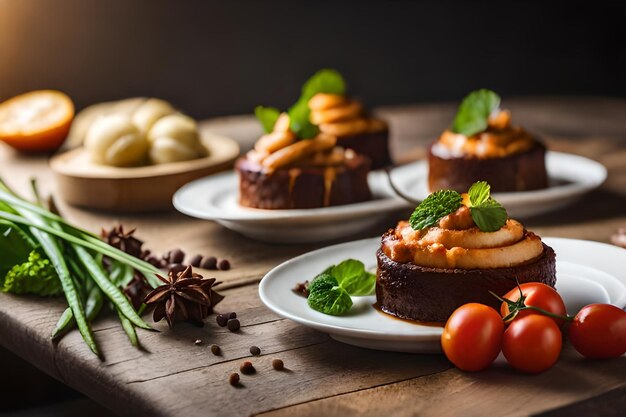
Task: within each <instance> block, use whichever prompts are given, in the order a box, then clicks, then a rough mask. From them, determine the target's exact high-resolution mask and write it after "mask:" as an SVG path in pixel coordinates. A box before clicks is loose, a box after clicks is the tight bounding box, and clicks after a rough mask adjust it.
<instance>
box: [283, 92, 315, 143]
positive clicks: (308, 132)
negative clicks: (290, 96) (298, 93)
mask: <svg viewBox="0 0 626 417" xmlns="http://www.w3.org/2000/svg"><path fill="white" fill-rule="evenodd" d="M288 113H289V128H290V129H291V131H292V132H293V133H295V134H296V136H297V137H299V138H300V139H311V138H313V137H315V136H317V134H318V133H319V132H320V130H319V128H318V127H317V126H315V125H314V124H313V123H311V120H310V115H311V109H309V100H308V99H307V100H303V99H302V98H300V100H298V102H297V103H296V104H294V105H293V106H291V107H290V108H289V111H288Z"/></svg>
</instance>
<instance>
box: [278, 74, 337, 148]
mask: <svg viewBox="0 0 626 417" xmlns="http://www.w3.org/2000/svg"><path fill="white" fill-rule="evenodd" d="M345 92H346V82H345V80H344V79H343V77H342V76H341V74H340V73H339V72H338V71H337V70H333V69H321V70H319V71H318V72H316V73H315V74H314V75H313V76H312V77H311V78H309V79H308V80H307V81H306V82H305V83H304V85H303V86H302V92H301V94H300V98H299V99H298V101H297V102H296V104H294V105H293V106H291V107H290V108H289V111H288V113H289V123H290V124H289V127H290V128H291V130H292V131H293V132H294V133H295V134H296V136H298V137H299V138H302V139H310V138H312V137H314V136H317V134H318V133H319V129H318V127H317V126H315V125H314V124H313V123H311V120H310V115H311V109H309V100H311V98H312V97H313V96H314V95H316V94H317V93H327V94H345Z"/></svg>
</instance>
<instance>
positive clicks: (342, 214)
mask: <svg viewBox="0 0 626 417" xmlns="http://www.w3.org/2000/svg"><path fill="white" fill-rule="evenodd" d="M368 182H369V185H370V189H371V190H372V194H373V196H374V199H372V200H370V201H365V202H362V203H355V204H346V205H343V206H333V207H322V208H312V209H300V210H261V209H254V208H248V207H242V206H240V205H239V203H238V201H237V200H238V192H239V191H238V190H239V184H238V178H237V174H236V173H235V172H233V171H230V172H226V173H223V174H218V175H212V176H210V177H205V178H201V179H199V180H196V181H193V182H191V183H189V184H187V185H185V186H183V187H182V188H181V189H180V190H178V191H177V192H176V194H175V195H174V199H173V203H174V207H176V209H177V210H178V211H180V212H182V213H185V214H187V215H189V216H192V217H197V218H200V219H207V220H214V221H216V222H217V223H219V224H221V225H223V226H225V227H227V228H229V229H232V230H235V231H237V232H239V233H241V234H243V235H245V236H248V237H251V238H254V239H257V240H263V241H267V242H298V243H303V242H320V241H324V240H331V239H336V238H339V237H343V236H349V235H351V234H355V233H357V232H359V231H362V230H364V229H366V228H368V227H370V226H372V225H374V224H376V222H378V221H379V220H380V219H381V218H383V217H384V216H385V215H386V213H388V212H390V211H394V210H398V209H402V208H408V207H410V204H409V203H407V202H406V201H405V200H402V199H400V198H399V197H397V196H395V195H394V193H393V191H392V190H391V188H390V187H389V184H388V181H387V178H386V175H385V173H384V172H380V171H374V172H370V173H369V176H368Z"/></svg>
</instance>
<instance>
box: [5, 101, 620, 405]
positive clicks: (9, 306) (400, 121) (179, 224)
mask: <svg viewBox="0 0 626 417" xmlns="http://www.w3.org/2000/svg"><path fill="white" fill-rule="evenodd" d="M506 104H507V106H508V107H509V108H510V109H511V110H512V113H513V117H514V120H515V121H516V122H518V123H520V124H523V125H525V126H526V127H527V128H529V129H531V130H534V131H536V132H538V133H540V134H542V135H543V136H544V137H545V138H546V141H547V143H548V144H549V146H550V148H551V149H554V150H559V151H566V152H572V153H577V154H581V155H585V156H589V157H591V158H594V159H596V160H598V161H600V162H602V163H603V164H604V165H605V166H606V167H607V168H608V169H609V179H608V181H607V182H606V183H605V184H604V185H603V186H602V188H601V189H600V190H597V191H595V192H593V193H591V194H590V195H589V196H588V197H586V198H585V199H584V200H583V201H582V202H581V203H580V204H578V205H576V206H574V207H571V208H568V209H564V210H561V211H559V212H556V213H552V214H548V215H544V216H541V217H536V218H532V219H528V220H526V221H525V223H526V225H527V226H528V227H529V228H532V229H533V230H534V231H536V232H538V233H539V234H540V235H542V236H560V237H570V238H581V239H590V240H597V241H601V242H608V241H609V238H610V235H611V234H612V233H613V232H614V231H615V230H616V229H617V228H618V227H625V226H626V208H625V207H626V123H625V122H624V118H625V116H626V101H620V100H615V99H608V98H535V99H523V100H507V101H506ZM454 108H455V106H453V105H448V104H437V105H415V106H403V107H388V108H383V109H379V111H378V112H379V113H380V114H381V115H383V116H385V117H386V118H388V119H389V120H390V122H391V127H392V132H393V137H392V146H393V151H394V155H395V156H396V158H397V159H398V160H402V161H408V160H411V159H415V158H418V157H420V156H422V155H423V151H422V149H423V145H424V144H426V143H427V142H428V141H429V140H432V139H433V138H434V137H436V135H437V133H438V132H439V131H441V129H442V128H444V127H445V126H446V125H447V124H448V122H449V121H450V120H451V116H452V114H453V112H454ZM206 127H207V128H210V129H212V130H214V131H215V132H216V133H220V134H225V135H230V136H232V137H234V138H235V139H237V140H238V141H239V142H240V144H241V145H242V148H243V149H244V150H245V149H246V148H247V147H249V146H250V145H251V143H252V142H253V141H254V139H255V137H256V136H257V134H258V133H259V129H258V127H257V126H256V124H255V123H254V122H253V121H251V120H250V118H249V117H247V116H245V117H240V116H234V117H231V118H222V119H219V120H213V121H209V122H207V123H206ZM0 176H2V177H3V178H4V179H5V180H6V181H7V182H8V183H10V184H11V185H13V186H14V187H15V188H17V189H18V190H22V191H23V192H26V191H27V190H28V179H29V177H33V176H34V177H37V178H38V179H39V181H40V183H41V186H42V188H43V189H44V190H45V191H52V190H53V181H52V178H51V175H50V170H49V168H48V166H47V162H46V159H45V158H43V157H25V156H20V155H17V154H16V153H14V152H13V151H12V150H10V149H8V148H7V147H4V146H2V147H1V148H0ZM60 206H61V211H62V212H63V214H64V215H65V216H66V217H68V218H69V219H70V220H71V221H73V222H75V223H77V224H78V225H81V226H82V227H85V228H87V229H90V230H93V231H97V230H99V229H100V227H110V226H112V225H115V224H118V223H120V222H121V223H123V224H124V225H126V226H128V227H137V228H138V230H139V231H138V234H139V236H140V237H141V238H143V239H144V240H145V241H146V246H147V247H149V248H150V249H152V250H153V251H155V252H161V251H164V250H167V249H171V248H172V247H180V248H182V249H183V250H185V251H186V252H187V253H190V254H195V253H202V254H207V255H208V254H214V255H215V256H217V257H220V258H228V259H230V260H231V262H232V265H233V268H232V269H231V270H230V271H218V272H214V273H212V274H211V275H214V276H216V277H217V278H218V279H219V280H221V281H223V282H224V284H223V290H222V292H223V293H224V294H225V295H226V299H225V300H224V302H223V303H222V304H220V305H219V309H218V310H219V311H232V310H235V311H237V313H238V315H239V317H240V318H241V322H242V328H241V331H240V332H238V333H231V332H229V331H227V330H225V329H223V328H220V327H218V326H217V325H216V324H215V322H214V320H213V319H212V318H210V319H209V320H208V321H207V325H206V326H205V327H204V328H202V329H200V328H197V327H193V326H191V325H186V324H181V325H179V326H177V327H176V328H175V329H174V330H171V331H168V330H166V328H165V326H164V324H163V323H159V324H157V325H156V327H157V328H159V329H160V330H163V331H162V332H160V333H151V332H145V331H140V334H139V337H140V340H141V343H142V345H143V346H144V349H145V351H139V350H136V349H135V348H133V347H132V346H130V344H129V343H128V341H127V339H126V336H125V334H124V332H123V331H122V329H121V328H120V326H119V325H118V323H117V322H116V320H115V319H114V318H112V317H105V318H102V319H100V320H98V321H97V322H96V323H95V324H94V328H95V334H96V338H97V341H98V342H99V345H100V347H101V349H102V351H103V352H104V355H105V361H104V362H100V361H99V360H98V359H97V358H96V357H94V356H93V354H91V352H90V351H89V350H88V349H87V348H86V346H85V345H84V343H83V342H82V340H81V338H80V336H79V334H78V333H77V332H72V333H70V334H68V335H67V336H66V337H65V338H64V339H63V340H62V341H61V342H60V343H58V344H57V345H54V344H52V343H51V341H50V340H49V335H50V332H51V330H52V329H53V327H54V324H55V323H56V321H57V318H58V316H59V315H60V314H61V312H62V311H63V308H64V304H63V302H62V301H61V300H59V299H43V300H42V299H38V298H31V297H15V296H11V295H5V294H2V295H0V344H1V345H2V346H4V347H6V348H7V349H9V350H11V351H13V352H15V353H16V354H18V355H19V356H21V357H23V358H24V359H26V360H27V361H29V362H31V363H33V364H34V365H36V366H37V367H39V368H41V369H43V370H44V371H45V372H47V373H49V374H50V375H52V376H54V377H55V378H57V379H59V380H60V381H62V382H64V383H66V384H68V385H70V386H72V387H74V388H76V389H77V390H79V391H81V392H83V393H85V394H87V395H88V396H90V397H92V398H94V399H95V400H97V401H99V402H100V403H102V404H103V405H105V406H107V407H109V408H111V409H112V410H114V411H116V412H118V413H120V414H123V415H133V416H138V415H151V416H173V415H181V416H196V415H197V416H207V415H220V416H229V415H233V416H238V415H260V414H262V415H268V416H291V415H303V416H318V415H325V416H344V415H351V414H359V415H372V416H376V415H382V414H386V415H394V416H413V415H436V416H440V415H459V414H463V415H467V416H473V415H489V414H491V415H530V414H537V413H543V412H549V413H551V415H566V414H567V413H568V411H569V412H581V413H588V412H589V410H592V411H593V412H594V413H595V414H599V415H611V413H616V412H617V410H622V411H623V392H624V387H626V358H625V357H622V358H619V359H616V360H612V361H606V362H593V361H586V360H583V359H581V357H580V356H578V355H577V354H576V352H574V351H573V349H572V348H571V347H570V346H569V345H566V347H565V349H564V352H563V358H562V360H561V361H560V362H559V363H558V364H557V365H556V366H555V367H554V368H553V369H551V370H550V371H548V372H546V373H544V374H542V375H539V376H527V375H520V374H518V373H516V372H514V371H512V370H511V369H510V368H508V367H507V366H506V365H505V364H504V363H503V362H502V361H501V360H500V359H499V360H498V362H497V363H496V366H495V367H493V368H492V369H491V370H489V371H486V372H481V373H478V374H466V373H463V372H459V371H458V370H456V369H454V368H453V367H451V365H450V364H449V363H448V362H447V361H446V359H445V358H444V357H443V356H440V355H411V354H400V353H388V352H379V351H372V350H366V349H361V348H356V347H352V346H348V345H343V344H341V343H338V342H335V341H333V340H332V339H330V338H329V337H328V336H327V335H325V334H323V333H319V332H316V331H313V330H310V329H308V328H305V327H303V326H300V325H298V324H295V323H293V322H291V321H289V320H285V319H281V318H279V317H278V316H276V315H275V314H273V313H271V312H270V311H269V310H267V309H266V308H265V307H264V306H263V305H262V304H261V302H260V300H259V298H258V295H257V285H256V283H257V282H258V280H260V278H261V277H262V276H263V274H264V273H265V272H267V271H268V270H269V269H271V268H272V267H273V266H275V265H277V264H278V263H280V262H282V261H284V260H287V259H289V258H291V257H293V256H295V255H298V254H301V253H303V252H306V251H309V250H311V249H314V248H317V247H320V246H324V244H317V245H269V244H264V243H260V242H255V241H252V240H249V239H246V238H243V237H241V236H239V235H238V234H236V233H234V232H231V231H229V230H227V229H224V228H222V227H221V226H218V225H216V224H214V223H211V222H206V221H201V220H195V219H191V218H187V217H185V216H182V215H180V214H177V213H174V212H166V213H157V214H149V215H119V214H107V213H103V212H90V211H85V210H80V209H76V208H72V207H68V206H66V205H65V204H61V205H60ZM407 214H408V213H403V212H400V213H394V214H393V215H390V216H389V218H388V219H386V220H385V221H384V222H381V224H379V225H377V226H376V227H373V228H371V229H370V230H366V231H363V232H362V233H361V234H359V235H358V236H353V237H350V238H346V239H345V240H351V239H353V238H359V237H368V236H375V235H379V234H381V233H382V232H383V231H384V230H385V229H386V228H388V227H390V226H392V225H393V224H394V222H395V221H396V220H397V219H399V218H401V217H404V216H406V215H407ZM196 339H202V340H203V342H204V343H203V344H202V345H200V346H196V345H195V344H194V340H196ZM212 343H217V344H218V345H220V346H221V347H222V350H223V355H222V356H214V355H212V354H211V352H210V350H209V347H208V346H210V345H211V344H212ZM251 345H257V346H259V347H260V348H261V350H262V355H261V356H260V357H254V358H251V359H250V360H251V361H252V362H253V363H254V365H255V367H256V368H257V373H256V374H255V375H252V376H243V377H242V382H243V385H244V387H242V388H233V387H231V386H230V385H229V384H228V376H229V374H230V373H231V372H235V371H237V370H238V368H239V364H240V363H241V362H242V361H243V360H244V359H248V358H249V357H250V354H249V352H248V348H249V347H250V346H251ZM273 358H281V359H283V361H284V362H285V365H286V367H287V368H288V369H287V370H286V371H283V372H277V371H274V370H272V368H271V365H270V364H271V360H272V359H273ZM6 377H10V375H5V378H6ZM620 393H621V394H620ZM561 407H566V408H561ZM559 410H560V411H559ZM615 415H617V414H615Z"/></svg>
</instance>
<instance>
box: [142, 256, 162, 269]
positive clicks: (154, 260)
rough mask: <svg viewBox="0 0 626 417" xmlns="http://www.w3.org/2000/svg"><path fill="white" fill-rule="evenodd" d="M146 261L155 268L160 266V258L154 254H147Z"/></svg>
mask: <svg viewBox="0 0 626 417" xmlns="http://www.w3.org/2000/svg"><path fill="white" fill-rule="evenodd" d="M146 262H148V263H149V264H150V265H152V266H155V267H157V268H159V267H160V266H161V260H160V259H158V258H157V257H156V256H148V257H147V258H146Z"/></svg>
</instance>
